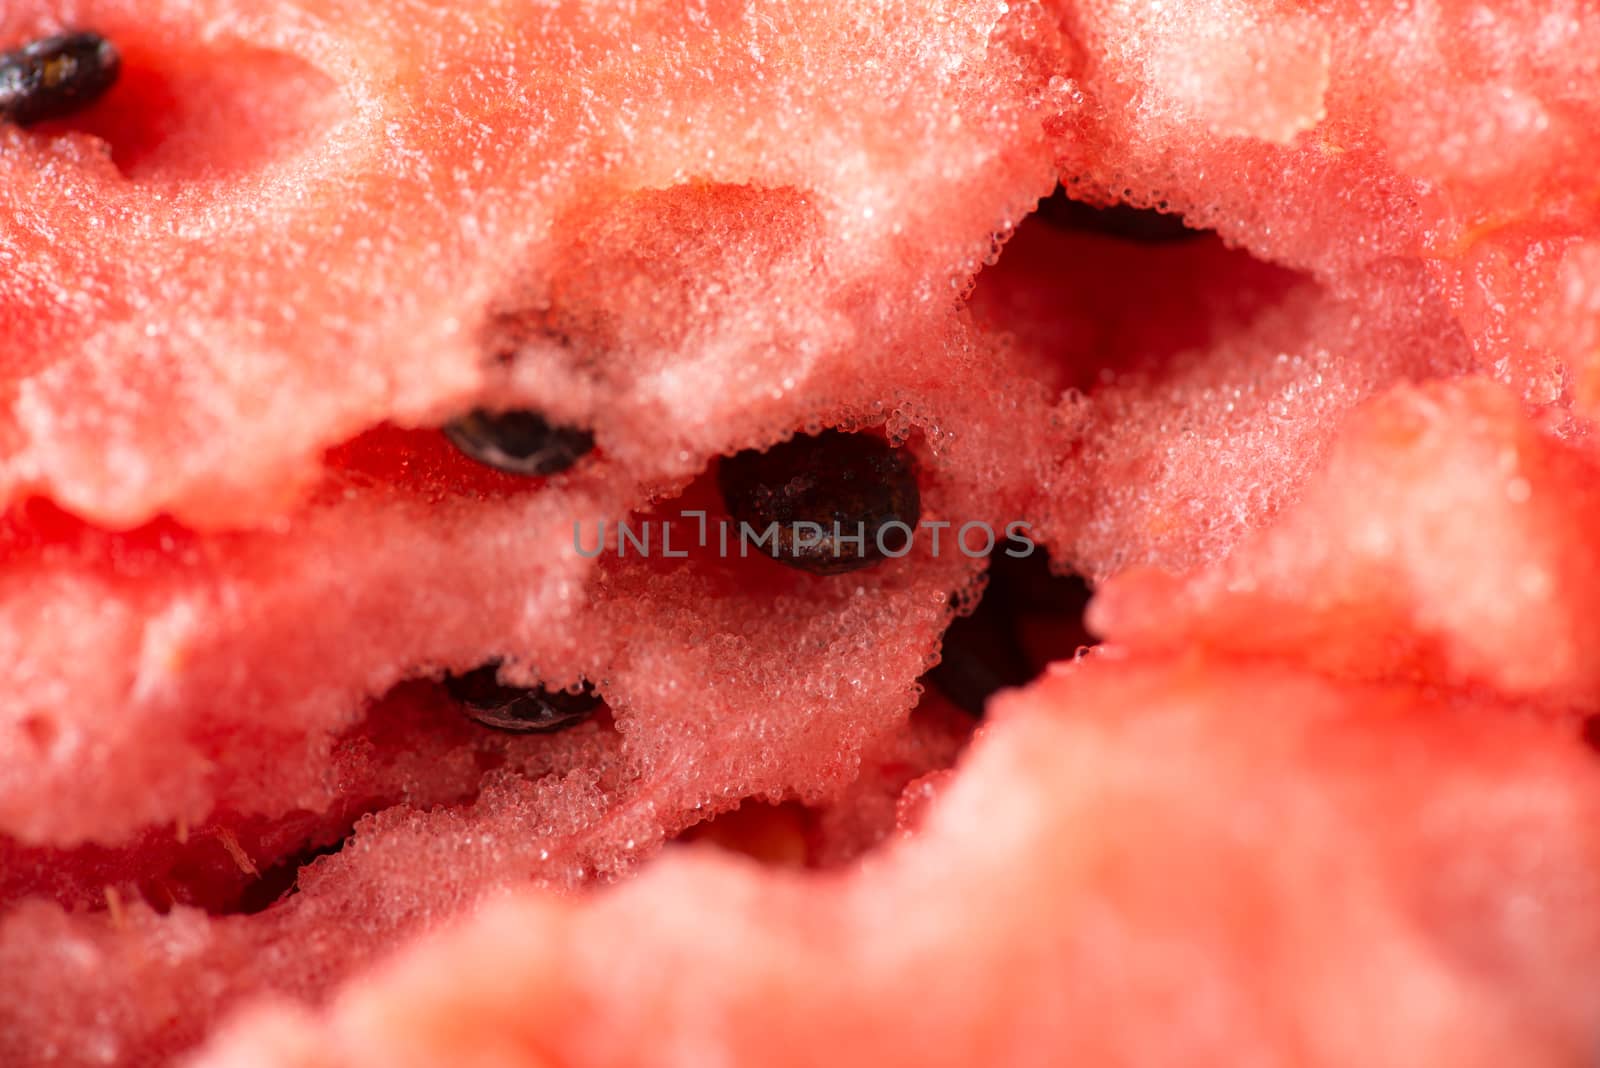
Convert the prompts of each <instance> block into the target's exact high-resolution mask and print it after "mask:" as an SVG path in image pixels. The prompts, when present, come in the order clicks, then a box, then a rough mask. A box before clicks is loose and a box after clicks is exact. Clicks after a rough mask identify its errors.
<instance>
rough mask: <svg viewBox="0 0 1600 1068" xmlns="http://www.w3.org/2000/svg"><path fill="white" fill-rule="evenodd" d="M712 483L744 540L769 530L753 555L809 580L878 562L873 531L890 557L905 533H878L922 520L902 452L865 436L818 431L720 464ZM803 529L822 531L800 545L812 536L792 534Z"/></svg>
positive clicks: (913, 480)
mask: <svg viewBox="0 0 1600 1068" xmlns="http://www.w3.org/2000/svg"><path fill="white" fill-rule="evenodd" d="M717 484H718V486H719V487H720V488H721V490H722V500H723V503H724V504H725V505H726V506H727V509H728V514H729V516H731V517H732V518H733V519H734V521H735V522H738V523H742V524H745V525H746V526H747V527H748V528H749V530H750V535H749V536H750V537H751V538H759V537H762V536H764V535H765V533H766V531H767V529H768V528H769V527H770V526H771V525H772V524H776V525H777V533H776V538H775V545H774V543H772V542H765V543H763V544H762V546H761V547H760V548H757V549H756V550H755V551H758V552H770V553H771V554H772V555H773V556H774V557H775V558H776V559H777V560H778V561H780V562H781V563H785V564H788V565H789V566H790V567H796V568H799V569H800V570H802V571H809V572H811V573H812V574H817V575H836V574H841V573H843V572H846V571H854V570H856V569H857V568H862V567H869V566H871V565H872V564H875V563H877V562H878V561H880V560H883V559H884V558H885V554H884V552H883V551H882V550H881V549H880V547H879V538H878V535H879V532H880V531H882V532H883V544H884V546H886V547H887V548H888V549H889V550H890V551H891V552H893V553H898V552H899V551H900V550H901V548H902V547H903V546H905V545H906V543H907V541H908V540H909V538H910V537H911V535H910V534H909V533H908V532H907V531H906V530H901V529H898V528H896V529H891V530H885V529H884V528H885V527H886V526H887V525H888V524H890V523H902V524H904V525H905V526H906V527H907V528H910V530H912V531H914V530H915V528H916V525H917V520H918V518H919V517H920V516H921V514H922V500H921V496H920V494H919V493H918V490H917V475H916V469H915V467H914V466H913V464H912V462H911V459H910V456H909V454H908V453H906V452H904V451H903V450H901V449H897V448H895V447H894V446H892V445H890V444H889V443H888V442H887V441H885V440H884V439H883V438H880V437H877V436H876V435H873V434H846V433H844V432H842V431H838V430H825V431H823V432H822V433H820V434H810V435H802V436H799V437H795V438H791V439H790V440H788V441H785V442H782V443H780V444H778V445H774V446H773V447H772V448H770V449H768V450H767V451H766V452H761V451H759V450H757V449H746V450H745V451H744V452H741V453H737V454H735V455H733V456H729V457H726V458H724V459H723V460H722V461H721V463H720V464H719V465H718V467H717ZM805 523H812V524H815V525H816V526H817V527H820V528H821V530H822V535H821V537H820V539H819V540H818V541H817V543H816V544H814V545H807V544H805V543H806V542H807V541H809V540H810V539H811V537H812V536H813V532H812V531H811V530H810V528H803V529H799V530H798V531H797V529H796V524H805ZM835 524H837V526H838V533H839V535H840V537H839V539H838V540H837V541H836V540H835V538H834V529H835ZM797 534H798V537H797V536H796V535H797ZM857 535H861V536H862V541H861V543H860V544H857V543H856V542H855V541H854V540H853V539H854V538H855V537H856V536H857ZM749 544H751V545H752V546H754V542H753V541H752V542H750V543H749ZM769 546H771V547H770V548H769Z"/></svg>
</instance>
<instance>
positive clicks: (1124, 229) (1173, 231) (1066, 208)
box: [1039, 185, 1204, 245]
mask: <svg viewBox="0 0 1600 1068" xmlns="http://www.w3.org/2000/svg"><path fill="white" fill-rule="evenodd" d="M1039 218H1041V219H1043V220H1044V221H1045V222H1047V223H1049V224H1050V225H1051V226H1054V227H1055V228H1057V229H1058V230H1076V231H1079V232H1081V233H1090V234H1102V235H1104V236H1106V237H1117V238H1121V239H1122V240H1124V241H1137V242H1139V243H1140V244H1144V245H1157V244H1165V243H1167V242H1170V241H1187V240H1189V239H1190V238H1193V237H1199V236H1200V235H1201V234H1202V233H1204V231H1202V230H1194V229H1191V228H1190V227H1188V226H1187V225H1185V223H1184V221H1183V216H1182V215H1178V214H1175V213H1173V212H1165V211H1155V210H1154V209H1151V208H1136V207H1134V206H1133V205H1131V204H1113V205H1111V206H1110V207H1105V208H1100V207H1096V206H1095V205H1093V204H1085V203H1084V202H1083V201H1081V200H1073V199H1072V198H1071V197H1069V196H1067V191H1066V189H1065V188H1064V187H1063V186H1059V185H1058V186H1056V189H1055V192H1053V193H1051V194H1050V195H1049V196H1047V197H1045V198H1044V199H1043V200H1041V201H1040V202H1039Z"/></svg>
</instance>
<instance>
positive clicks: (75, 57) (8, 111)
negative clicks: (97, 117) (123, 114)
mask: <svg viewBox="0 0 1600 1068" xmlns="http://www.w3.org/2000/svg"><path fill="white" fill-rule="evenodd" d="M121 69H122V58H121V56H119V55H118V54H117V49H116V46H115V45H113V44H112V43H111V42H110V41H108V40H106V39H105V38H104V37H101V36H100V35H99V34H98V33H87V32H79V33H63V34H59V35H57V36H54V37H44V38H41V39H39V40H37V41H33V42H30V43H29V44H26V45H23V46H22V47H21V48H18V49H15V50H14V51H11V52H5V53H0V118H3V119H6V120H8V121H10V122H14V123H16V124H17V125H19V126H27V125H29V124H31V123H35V122H43V121H44V120H46V119H59V118H63V117H65V116H67V115H71V114H73V113H74V112H77V111H80V110H82V109H83V108H85V107H87V106H88V105H89V104H91V103H93V102H94V101H95V100H97V99H99V98H100V97H101V96H103V95H104V94H105V92H106V90H108V89H110V88H111V86H112V85H113V84H114V83H115V82H116V80H117V74H118V72H119V71H120V70H121Z"/></svg>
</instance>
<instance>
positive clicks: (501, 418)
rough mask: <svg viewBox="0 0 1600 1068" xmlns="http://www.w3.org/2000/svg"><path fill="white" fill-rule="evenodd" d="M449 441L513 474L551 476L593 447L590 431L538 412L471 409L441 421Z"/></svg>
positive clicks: (484, 462)
mask: <svg viewBox="0 0 1600 1068" xmlns="http://www.w3.org/2000/svg"><path fill="white" fill-rule="evenodd" d="M444 432H445V436H446V437H448V438H449V439H450V441H451V443H452V444H454V445H455V447H456V448H458V449H460V450H461V451H462V452H464V453H466V454H467V455H468V456H470V457H472V459H474V460H476V461H478V462H479V463H481V464H487V465H488V466H490V467H493V468H496V469H497V470H500V471H506V472H509V473H510V474H513V475H529V476H543V475H555V474H559V473H561V472H562V471H565V470H567V469H568V468H569V467H571V466H572V465H573V464H575V463H577V462H578V461H579V460H581V459H582V458H583V457H584V456H586V455H587V454H588V453H589V452H590V451H591V450H592V449H593V448H594V435H593V434H592V433H590V432H589V431H587V430H583V429H581V428H579V427H571V426H560V425H557V424H553V423H551V422H550V421H549V420H547V419H546V418H545V417H544V416H542V415H540V414H539V413H538V412H531V411H527V410H517V411H509V412H491V411H486V410H484V409H482V408H475V409H473V410H472V411H471V412H468V413H467V414H466V415H463V416H461V417H460V418H459V419H455V420H453V421H451V422H450V423H448V424H446V425H445V428H444Z"/></svg>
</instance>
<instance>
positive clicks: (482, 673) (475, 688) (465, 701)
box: [444, 660, 600, 733]
mask: <svg viewBox="0 0 1600 1068" xmlns="http://www.w3.org/2000/svg"><path fill="white" fill-rule="evenodd" d="M444 688H445V692H446V693H448V694H449V695H450V696H451V697H453V698H455V699H456V700H457V701H459V702H460V703H461V707H462V708H463V709H464V710H465V711H466V714H467V715H468V716H469V717H471V718H472V719H474V720H476V721H477V722H479V723H481V724H483V725H484V726H485V727H493V728H495V729H496V730H502V731H518V732H521V733H531V732H535V731H539V732H543V731H558V730H564V729H565V728H567V727H575V726H577V725H578V724H579V723H582V722H583V721H584V720H586V719H588V718H589V716H590V715H591V714H592V713H593V712H594V710H595V709H597V708H599V707H600V697H599V696H598V695H597V694H596V693H595V692H594V690H593V689H592V688H591V687H590V686H589V685H588V684H587V683H585V684H584V688H583V692H581V693H576V694H574V693H569V692H567V691H566V690H549V689H546V688H545V687H543V686H507V685H505V684H504V683H502V682H501V681H500V661H498V660H491V661H489V662H488V663H486V664H483V665H481V666H479V667H476V668H473V669H472V670H471V671H468V672H465V673H463V674H460V675H446V676H445V679H444Z"/></svg>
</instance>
